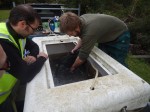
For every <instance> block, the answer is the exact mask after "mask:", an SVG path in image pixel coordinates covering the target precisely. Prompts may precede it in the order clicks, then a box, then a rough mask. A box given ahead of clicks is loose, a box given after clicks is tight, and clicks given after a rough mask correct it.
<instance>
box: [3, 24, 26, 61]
mask: <svg viewBox="0 0 150 112" xmlns="http://www.w3.org/2000/svg"><path fill="white" fill-rule="evenodd" d="M0 38H3V39H8V40H9V41H10V42H12V43H13V44H14V45H15V46H16V47H17V48H18V49H19V50H21V56H22V58H23V56H24V49H25V45H26V39H19V46H18V44H17V43H16V41H15V40H14V38H13V37H12V36H11V35H10V34H9V32H8V30H7V27H6V23H0Z"/></svg>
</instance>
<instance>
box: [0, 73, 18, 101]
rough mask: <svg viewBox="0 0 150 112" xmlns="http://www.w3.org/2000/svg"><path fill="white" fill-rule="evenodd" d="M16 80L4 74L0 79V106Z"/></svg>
mask: <svg viewBox="0 0 150 112" xmlns="http://www.w3.org/2000/svg"><path fill="white" fill-rule="evenodd" d="M16 81H17V79H16V78H15V77H13V76H12V75H10V74H8V73H4V74H3V75H2V77H1V78H0V104H1V103H3V102H4V101H5V100H6V99H7V97H8V96H9V95H10V93H11V90H12V88H13V87H14V85H15V83H16Z"/></svg>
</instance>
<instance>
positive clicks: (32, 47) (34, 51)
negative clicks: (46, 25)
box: [25, 38, 39, 58]
mask: <svg viewBox="0 0 150 112" xmlns="http://www.w3.org/2000/svg"><path fill="white" fill-rule="evenodd" d="M25 49H26V50H27V51H29V52H30V54H29V55H30V56H34V57H35V58H36V57H37V55H38V54H39V46H38V45H37V44H36V43H35V42H34V41H32V40H31V39H29V38H27V39H26V46H25Z"/></svg>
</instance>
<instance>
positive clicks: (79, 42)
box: [71, 39, 82, 53]
mask: <svg viewBox="0 0 150 112" xmlns="http://www.w3.org/2000/svg"><path fill="white" fill-rule="evenodd" d="M81 45H82V40H81V39H79V41H78V43H77V45H76V46H75V47H74V48H73V49H72V51H71V52H72V53H74V52H75V51H76V50H78V49H79V48H80V47H81Z"/></svg>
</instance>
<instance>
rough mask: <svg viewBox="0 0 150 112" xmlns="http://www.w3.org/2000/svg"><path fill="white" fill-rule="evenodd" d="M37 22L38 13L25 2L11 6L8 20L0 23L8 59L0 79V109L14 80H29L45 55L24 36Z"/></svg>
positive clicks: (23, 82)
mask: <svg viewBox="0 0 150 112" xmlns="http://www.w3.org/2000/svg"><path fill="white" fill-rule="evenodd" d="M40 23H41V19H40V16H39V15H38V14H37V12H36V11H35V10H34V9H33V8H32V7H31V6H30V5H27V4H22V5H18V6H16V7H14V8H13V9H12V10H11V11H10V15H9V18H8V20H7V21H6V22H3V23H0V44H1V46H2V47H3V50H4V51H5V54H6V56H7V61H8V62H9V69H8V70H6V72H5V73H4V74H3V77H4V78H3V79H2V80H1V82H0V83H2V85H3V86H1V84H0V87H1V88H0V90H1V91H0V92H1V93H0V112H1V111H3V112H7V111H8V110H4V109H6V108H7V107H6V108H3V107H4V106H5V103H6V100H7V97H8V96H9V94H10V93H11V90H12V88H13V86H14V85H15V83H16V81H17V80H19V81H20V84H26V83H27V82H29V81H31V80H32V79H33V78H34V76H35V75H36V74H37V73H38V72H39V71H40V70H41V68H42V66H43V64H44V63H45V61H46V59H47V58H48V55H47V54H45V53H44V52H39V47H38V45H37V44H36V43H35V42H33V41H32V40H31V39H29V38H27V37H28V36H29V35H31V34H33V33H34V32H35V31H36V29H37V28H38V27H39V25H40ZM6 79H7V80H6ZM8 112H10V111H8Z"/></svg>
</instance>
